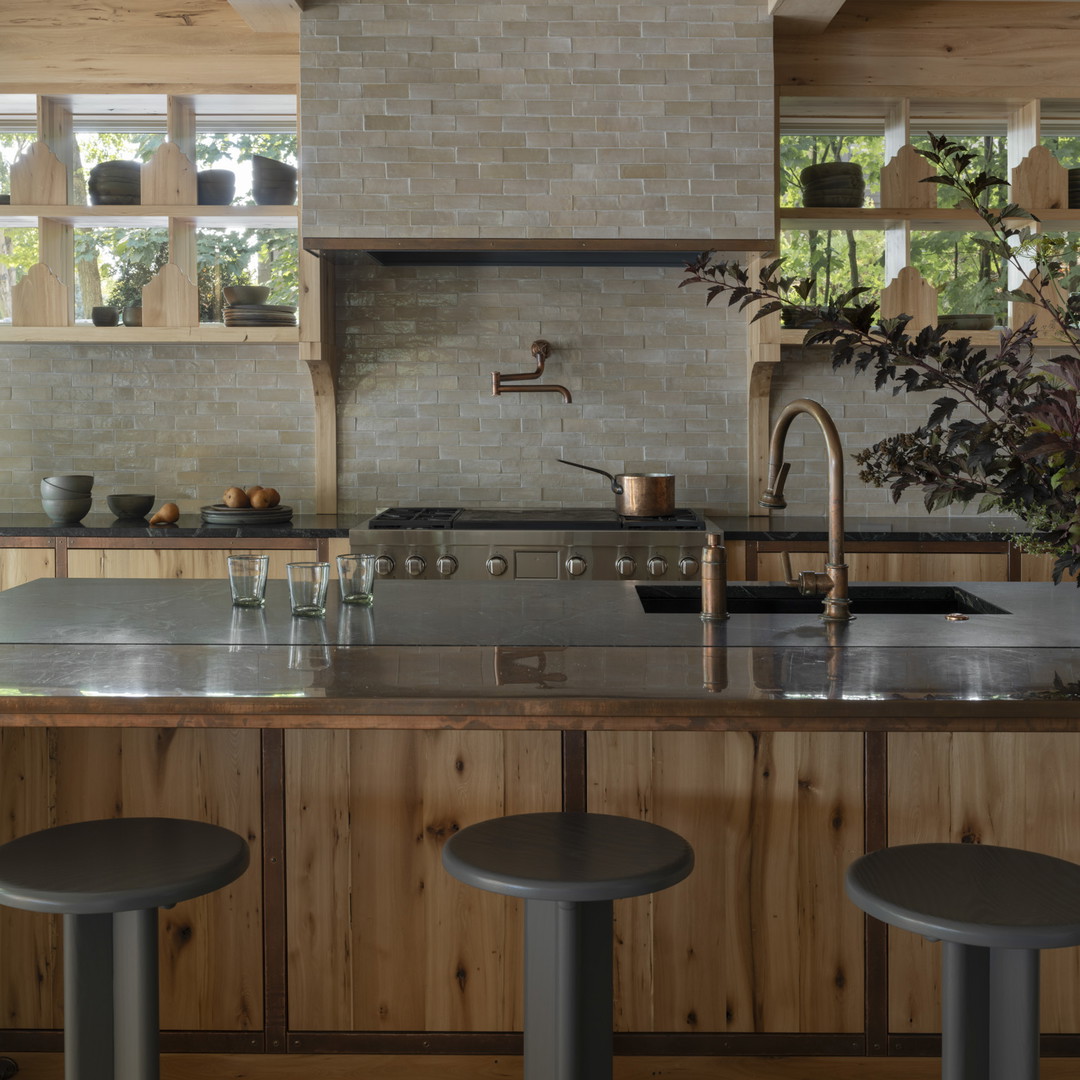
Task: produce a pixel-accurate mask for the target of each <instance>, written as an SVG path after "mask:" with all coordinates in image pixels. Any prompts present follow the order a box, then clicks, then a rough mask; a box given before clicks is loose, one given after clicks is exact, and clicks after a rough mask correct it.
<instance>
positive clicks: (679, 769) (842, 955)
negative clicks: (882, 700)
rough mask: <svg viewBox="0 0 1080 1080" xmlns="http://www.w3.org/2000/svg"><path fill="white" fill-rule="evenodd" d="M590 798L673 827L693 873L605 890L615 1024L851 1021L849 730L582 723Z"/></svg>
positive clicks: (834, 1028) (854, 999) (855, 786)
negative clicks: (602, 728) (687, 849)
mask: <svg viewBox="0 0 1080 1080" xmlns="http://www.w3.org/2000/svg"><path fill="white" fill-rule="evenodd" d="M587 761H588V804H589V810H591V811H594V812H599V813H609V814H624V815H627V816H630V817H646V818H648V819H649V820H650V821H654V822H656V823H657V824H658V825H664V826H666V827H668V828H670V829H673V830H675V831H676V832H678V833H680V834H681V835H683V836H685V837H686V839H687V840H689V841H690V843H691V845H692V846H693V848H694V852H695V866H694V871H693V873H692V874H691V875H690V876H689V877H688V878H687V879H686V880H685V881H683V882H681V883H680V884H679V885H676V886H675V887H673V888H671V889H667V890H665V891H663V892H660V893H657V894H655V895H653V896H646V897H638V898H634V899H632V900H622V901H617V902H616V916H615V922H616V931H615V937H616V942H617V947H616V960H615V981H616V1027H617V1030H620V1031H646V1032H648V1031H659V1032H758V1033H764V1032H800V1033H811V1032H861V1031H862V1030H863V978H862V971H863V920H862V916H861V913H860V912H858V911H857V910H855V909H854V905H852V904H850V903H848V902H847V901H846V900H845V898H844V896H843V874H844V870H845V868H846V867H847V865H848V863H850V862H851V860H852V859H854V858H856V857H857V856H858V855H860V854H861V853H862V850H863V848H862V844H863V796H862V776H863V738H862V735H861V734H859V733H847V732H841V733H824V734H802V733H789V732H781V733H762V734H749V733H744V732H652V733H650V732H626V733H623V732H591V733H590V734H589V736H588V756H587Z"/></svg>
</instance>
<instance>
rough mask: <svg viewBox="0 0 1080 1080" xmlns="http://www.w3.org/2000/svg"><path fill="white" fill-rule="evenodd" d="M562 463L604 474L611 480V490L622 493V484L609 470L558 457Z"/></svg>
mask: <svg viewBox="0 0 1080 1080" xmlns="http://www.w3.org/2000/svg"><path fill="white" fill-rule="evenodd" d="M559 460H560V461H561V462H562V463H563V464H564V465H573V466H574V468H575V469H587V470H588V471H589V472H594V473H599V474H600V475H601V476H606V477H607V478H608V479H609V480H610V481H611V490H612V491H613V492H615V494H616V495H621V494H622V493H623V486H622V484H620V483H619V482H618V481H617V480H616V479H615V477H614V476H612V475H611V473H609V472H604V470H603V469H598V468H596V467H595V466H593V465H579V464H578V463H577V462H576V461H567V460H566V458H559Z"/></svg>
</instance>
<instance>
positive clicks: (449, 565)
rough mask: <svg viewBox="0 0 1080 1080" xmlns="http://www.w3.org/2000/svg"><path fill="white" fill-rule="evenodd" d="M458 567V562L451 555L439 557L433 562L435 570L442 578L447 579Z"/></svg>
mask: <svg viewBox="0 0 1080 1080" xmlns="http://www.w3.org/2000/svg"><path fill="white" fill-rule="evenodd" d="M457 567H458V561H457V559H455V558H454V556H453V555H440V556H439V557H438V558H437V559H436V560H435V569H436V570H438V571H439V573H440V574H442V576H443V577H449V576H450V575H451V574H452V573H453V572H454V571H455V570H456V569H457Z"/></svg>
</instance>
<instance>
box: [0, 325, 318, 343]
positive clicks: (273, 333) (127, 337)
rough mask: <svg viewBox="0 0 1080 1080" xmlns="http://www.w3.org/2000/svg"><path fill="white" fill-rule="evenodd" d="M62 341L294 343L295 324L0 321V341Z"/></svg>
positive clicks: (296, 330)
mask: <svg viewBox="0 0 1080 1080" xmlns="http://www.w3.org/2000/svg"><path fill="white" fill-rule="evenodd" d="M44 341H62V342H71V343H74V344H79V345H140V344H143V345H145V344H156V343H179V344H184V343H186V342H192V343H217V344H228V345H244V344H247V345H297V344H299V342H300V330H299V328H298V327H295V326H222V325H221V324H220V323H203V324H202V325H200V326H93V325H88V324H86V323H80V324H77V325H75V326H12V325H11V324H10V323H2V324H0V342H12V343H16V344H32V343H34V342H44Z"/></svg>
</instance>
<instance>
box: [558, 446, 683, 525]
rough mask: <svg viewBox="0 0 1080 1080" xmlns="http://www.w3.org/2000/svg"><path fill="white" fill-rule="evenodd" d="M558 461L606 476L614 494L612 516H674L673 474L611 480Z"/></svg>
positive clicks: (591, 468)
mask: <svg viewBox="0 0 1080 1080" xmlns="http://www.w3.org/2000/svg"><path fill="white" fill-rule="evenodd" d="M559 460H560V461H561V462H562V463H563V464H564V465H573V466H574V468H576V469H587V470H588V471H589V472H594V473H599V474H600V475H601V476H606V477H607V478H608V479H609V480H610V481H611V490H612V491H614V492H615V512H616V513H617V514H622V515H623V517H665V516H667V515H668V514H674V513H675V476H674V474H673V473H616V474H615V475H614V476H612V474H611V473H609V472H604V470H603V469H597V468H595V467H594V466H592V465H581V464H579V463H578V462H576V461H567V460H566V458H559Z"/></svg>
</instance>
